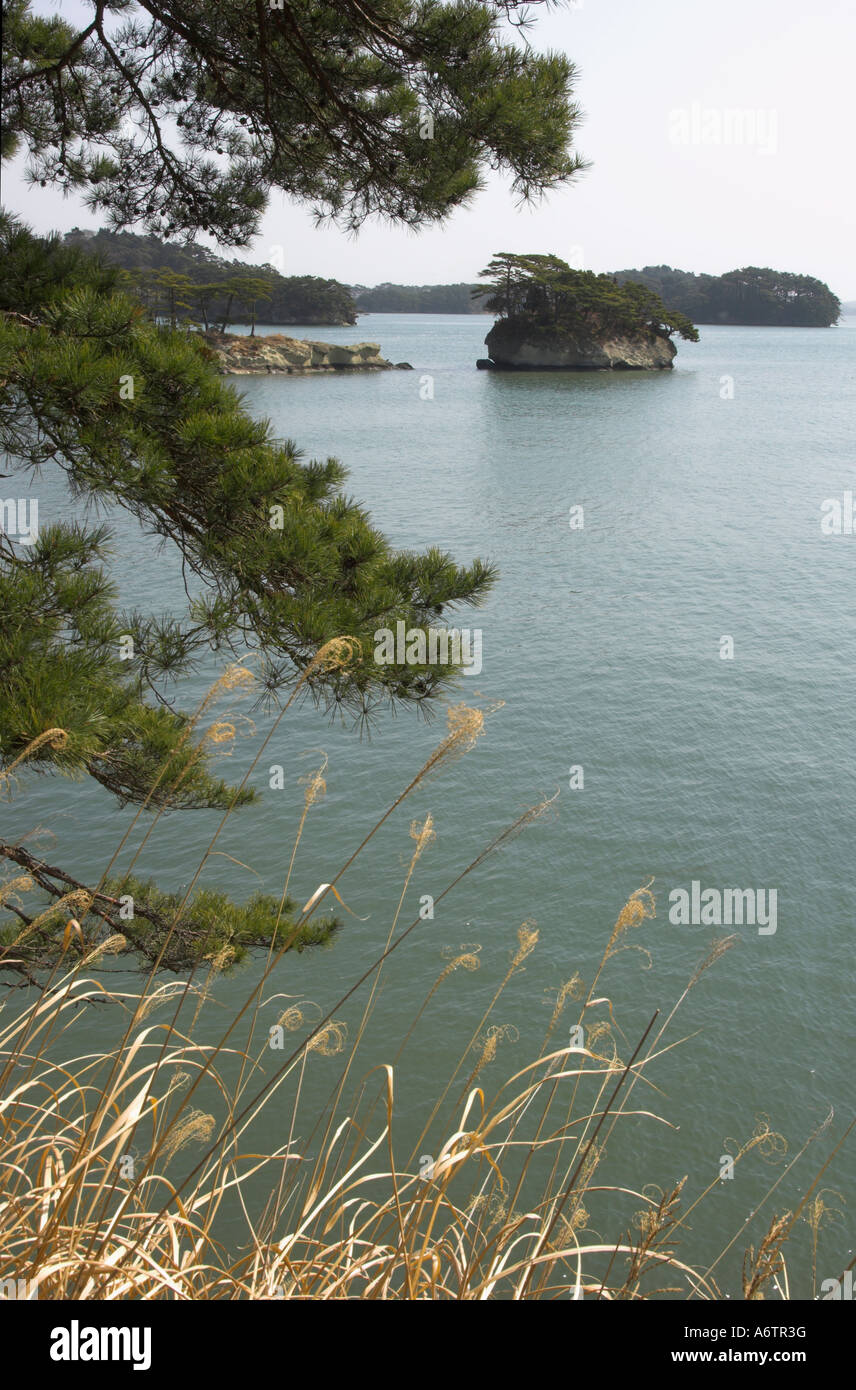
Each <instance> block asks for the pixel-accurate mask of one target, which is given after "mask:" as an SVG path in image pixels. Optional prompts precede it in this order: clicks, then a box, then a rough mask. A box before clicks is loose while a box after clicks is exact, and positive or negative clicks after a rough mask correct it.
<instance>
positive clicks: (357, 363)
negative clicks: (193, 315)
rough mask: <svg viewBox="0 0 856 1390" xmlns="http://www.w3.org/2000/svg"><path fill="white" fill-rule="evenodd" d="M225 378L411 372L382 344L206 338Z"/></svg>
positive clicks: (211, 335) (274, 336)
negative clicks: (390, 357)
mask: <svg viewBox="0 0 856 1390" xmlns="http://www.w3.org/2000/svg"><path fill="white" fill-rule="evenodd" d="M204 337H205V342H206V345H207V346H208V348H209V349H210V350H211V352H213V353H214V355H215V357H216V358H217V362H218V366H219V369H220V371H221V372H222V373H223V374H224V375H226V376H264V375H270V376H274V375H279V376H303V375H306V374H309V373H317V372H353V371H382V372H386V371H395V370H396V369H398V370H400V371H405V370H411V367H410V363H409V362H389V361H388V360H387V359H386V358H385V357H381V355H380V344H379V343H350V344H348V345H347V346H344V345H342V344H339V343H322V342H316V341H315V340H313V339H304V338H289V337H287V336H286V335H285V334H284V333H267V334H264V335H260V336H258V337H252V338H251V337H249V335H247V334H237V333H214V332H209V333H206V334H205V335H204Z"/></svg>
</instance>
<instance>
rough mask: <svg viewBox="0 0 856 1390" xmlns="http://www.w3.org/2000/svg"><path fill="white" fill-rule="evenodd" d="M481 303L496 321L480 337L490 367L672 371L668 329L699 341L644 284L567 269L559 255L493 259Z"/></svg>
mask: <svg viewBox="0 0 856 1390" xmlns="http://www.w3.org/2000/svg"><path fill="white" fill-rule="evenodd" d="M481 275H482V278H484V279H488V280H489V281H490V284H489V286H488V292H489V294H490V298H489V299H488V302H487V307H488V308H489V309H491V310H493V312H494V313H498V314H499V315H500V318H499V319H498V321H497V322H496V323H495V324H494V326H493V328H492V329H491V330H490V332H489V333H488V335H487V337H486V338H485V345H486V346H487V350H488V353H489V356H488V357H487V358H480V359H479V361H478V362H477V364H476V365H477V366H478V367H481V368H485V369H493V370H496V371H518V372H519V371H578V372H579V371H618V370H621V371H643V370H662V369H663V368H670V367H671V366H672V361H673V359H674V356H675V353H676V351H677V348H676V347H675V344H674V343H673V342H672V334H673V333H677V334H679V335H680V337H682V338H685V339H687V340H689V341H690V342H697V341H698V330H697V329H696V328H695V327H694V325H693V324H692V322H691V321H690V319H688V318H687V317H686V315H684V314H680V313H676V312H672V311H671V310H668V309H666V307H665V305H664V304H663V302H662V300H661V299H660V298H659V296H658V295H656V294H655V293H654V292H653V291H652V290H650V289H647V288H646V287H645V286H644V285H639V284H635V283H628V284H625V285H619V284H618V283H617V281H616V280H615V279H614V278H613V277H612V276H611V275H595V274H594V272H593V271H590V270H589V271H587V270H572V269H571V267H570V266H569V265H567V264H566V263H565V262H564V261H562V260H560V259H559V258H558V256H542V255H529V256H512V255H508V254H503V255H499V256H496V257H494V259H493V260H492V261H491V263H490V265H489V266H488V267H487V269H486V270H483V271H482V272H481Z"/></svg>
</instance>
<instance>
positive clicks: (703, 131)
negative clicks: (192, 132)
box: [2, 0, 856, 301]
mask: <svg viewBox="0 0 856 1390" xmlns="http://www.w3.org/2000/svg"><path fill="white" fill-rule="evenodd" d="M34 8H35V9H37V10H38V11H40V12H42V13H54V14H55V13H60V14H62V16H63V18H65V19H67V20H68V21H69V22H70V23H76V22H79V21H80V20H85V19H87V18H88V17H89V16H90V15H91V6H90V5H88V4H86V3H84V0H42V2H41V3H39V4H37V5H35V6H34ZM532 13H533V15H534V16H536V23H535V25H534V28H533V29H532V30H531V31H530V35H529V37H530V42H531V43H532V45H533V47H535V48H536V49H539V50H544V49H553V50H559V51H561V52H564V53H566V54H567V55H568V56H569V57H570V58H571V59H572V60H573V61H574V62H575V63H576V64H577V66H578V69H579V71H578V77H577V86H576V99H577V101H578V102H579V103H580V105H581V106H582V108H583V112H584V120H583V122H582V124H581V126H580V127H579V134H578V146H577V147H578V149H579V150H580V152H581V153H582V154H583V155H584V156H585V157H586V158H588V159H590V160H591V161H592V168H591V169H589V170H588V171H587V172H586V173H584V174H582V175H581V176H580V177H579V178H578V179H577V180H576V181H575V182H574V183H573V184H572V185H571V186H570V187H568V188H564V189H562V190H560V191H557V192H554V193H551V194H548V195H547V197H546V198H545V199H543V200H542V201H541V202H540V203H537V204H536V205H534V206H533V207H524V208H521V207H519V206H517V205H516V203H515V200H514V198H513V196H512V194H511V191H510V187H509V182H508V180H507V179H504V178H502V177H500V176H494V175H489V176H488V180H487V187H486V188H485V190H484V191H483V192H481V193H479V194H477V195H476V196H475V198H474V199H473V201H472V202H471V203H470V205H469V206H467V207H465V208H461V209H458V210H457V211H456V212H454V213H453V214H452V215H451V217H450V218H449V219H448V220H447V221H446V223H444V224H443V225H442V226H441V227H429V228H426V229H425V230H423V231H421V232H419V233H413V232H410V231H408V230H406V229H401V228H392V227H389V226H385V225H383V224H379V223H377V222H369V223H367V224H366V225H365V226H364V228H363V229H362V231H361V232H360V233H359V235H358V236H356V237H353V236H349V235H346V234H345V233H343V232H340V231H338V230H337V229H336V228H334V227H330V226H326V227H322V228H320V229H319V228H317V227H316V226H315V224H314V222H313V219H312V217H311V215H310V213H309V212H307V211H306V210H305V209H304V208H302V207H300V206H298V205H297V204H296V203H294V202H293V201H291V200H289V199H287V198H285V197H284V195H282V194H280V193H274V194H273V195H272V197H271V200H270V204H269V207H268V210H267V213H266V214H265V217H264V220H263V223H262V234H261V235H260V236H259V237H258V238H257V239H256V241H255V242H254V243H253V246H252V247H251V248H250V249H249V250H246V251H232V250H229V249H228V248H224V247H219V248H217V247H214V249H218V250H220V251H221V252H223V253H224V254H226V255H227V256H229V257H231V256H233V255H234V256H239V257H240V258H241V259H245V260H249V261H254V262H263V261H267V260H269V259H270V258H271V257H272V256H276V254H277V253H276V252H275V250H274V248H277V247H281V248H282V264H281V266H280V268H281V270H282V273H283V274H285V275H289V274H292V275H323V276H328V277H335V278H336V279H338V280H342V281H344V282H345V283H347V284H365V285H373V284H377V283H380V282H383V281H392V282H396V283H405V284H434V283H442V282H450V281H459V280H466V281H472V280H474V279H475V277H476V275H477V273H478V271H479V270H480V269H481V268H482V267H483V266H484V265H485V264H486V263H487V261H488V260H489V259H490V257H491V255H493V254H494V252H496V251H500V250H501V251H515V252H533V251H538V252H552V253H554V254H556V255H558V256H561V257H563V258H564V259H566V260H568V261H569V262H570V263H571V264H572V265H574V266H576V267H580V268H584V269H589V270H596V271H604V270H619V269H629V268H632V267H641V266H643V265H652V264H654V265H659V264H666V265H671V266H673V267H679V268H681V269H683V270H693V271H707V272H709V273H712V274H721V273H723V272H724V271H727V270H731V269H734V268H735V267H739V266H744V265H767V266H773V267H775V268H776V269H778V270H788V271H795V272H798V273H801V274H808V275H815V276H817V277H818V278H819V279H821V280H824V281H826V282H827V283H828V284H829V286H830V288H831V289H832V290H833V291H834V292H835V293H836V294H838V295H839V296H840V297H841V299H843V300H845V301H852V300H856V264H854V256H853V247H854V246H856V197H854V192H853V174H852V142H853V127H854V119H853V99H852V92H853V87H854V83H856V7H854V6H853V5H852V3H851V0H815V3H814V4H813V5H812V6H811V7H809V6H806V5H805V4H804V3H803V0H748V3H747V0H719V3H718V4H717V5H716V6H713V5H706V6H690V5H689V4H688V3H687V0H648V3H647V4H645V5H642V4H640V3H639V2H638V0H573V2H572V3H566V4H565V5H564V6H563V7H562V8H560V9H556V10H553V9H551V10H545V11H542V9H541V7H540V6H536V7H534V9H533V11H532ZM23 168H24V161H23V160H22V159H17V160H15V161H10V162H9V163H8V164H6V165H5V166H4V170H3V190H2V198H3V205H4V206H5V207H7V208H9V209H11V210H12V211H14V212H16V213H18V214H19V215H21V217H22V218H23V220H24V221H25V222H26V223H27V224H28V225H29V226H31V227H32V228H33V229H34V230H35V231H37V232H42V233H43V232H47V231H50V230H53V229H57V230H60V231H68V230H69V229H70V228H71V227H74V226H80V227H92V228H95V227H97V226H99V225H103V219H101V218H100V217H99V216H98V215H96V214H95V213H93V212H91V211H89V209H87V208H86V207H85V205H84V204H83V203H82V201H81V200H79V199H77V198H68V199H63V197H62V196H61V194H60V193H59V192H58V191H57V190H56V189H50V188H48V189H41V188H38V187H35V188H32V187H29V186H28V185H27V184H26V182H25V180H24V176H23ZM129 230H134V229H133V228H131V229H129ZM200 240H201V241H202V243H203V244H206V245H209V246H213V245H214V244H213V243H212V242H211V241H210V239H208V238H200Z"/></svg>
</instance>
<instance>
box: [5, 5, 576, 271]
mask: <svg viewBox="0 0 856 1390" xmlns="http://www.w3.org/2000/svg"><path fill="white" fill-rule="evenodd" d="M88 9H90V10H91V19H90V20H89V22H88V23H87V24H85V25H84V26H83V28H81V29H75V28H73V27H72V26H71V25H70V24H68V23H67V22H66V21H65V20H63V19H61V18H59V17H50V18H37V17H35V16H34V15H33V14H32V12H31V8H30V5H29V3H28V0H9V3H7V4H6V5H5V6H4V10H5V12H6V13H5V24H4V66H5V69H6V84H5V85H6V103H5V113H4V123H3V127H2V141H3V144H2V149H3V153H4V155H6V154H9V153H11V152H12V151H13V150H15V149H16V148H18V147H23V148H25V149H26V150H27V151H28V153H29V154H30V157H31V165H30V168H31V176H32V178H33V179H36V180H39V181H46V182H51V183H54V184H57V185H58V186H60V187H62V188H66V189H74V190H76V191H78V192H82V193H84V194H85V195H86V198H87V201H88V203H89V206H90V207H92V208H93V209H101V210H103V211H104V212H105V213H106V214H107V216H108V218H109V221H110V224H111V226H113V227H115V228H121V227H129V226H135V225H139V226H142V227H144V228H145V229H146V230H147V231H150V232H163V233H165V234H168V235H173V234H181V233H187V232H191V233H195V232H197V231H200V230H203V231H208V232H210V233H212V235H214V236H216V237H218V238H219V239H220V240H222V241H224V242H228V243H230V244H235V245H239V244H245V243H246V242H247V241H248V240H249V239H250V237H251V236H252V235H253V233H254V231H255V230H256V229H257V226H258V220H259V215H260V213H261V211H262V210H263V208H264V206H265V203H266V200H267V196H268V194H269V192H270V191H271V190H272V189H281V190H283V191H284V192H285V193H287V194H289V195H291V196H293V197H296V198H298V199H300V200H301V201H304V202H307V203H308V204H309V205H310V206H311V207H313V208H315V209H316V211H317V213H318V215H319V216H321V217H325V216H326V217H332V218H335V219H336V220H337V221H338V222H339V223H340V224H342V225H343V226H346V227H350V228H356V227H358V226H360V225H361V224H362V223H363V222H364V221H365V219H366V218H367V217H371V216H375V215H380V216H382V217H387V218H391V219H393V220H395V221H396V222H400V223H405V224H407V225H409V226H413V227H417V226H420V225H422V224H424V223H425V222H431V221H437V220H440V219H442V218H443V217H445V216H446V215H447V213H448V212H449V210H450V209H451V208H453V207H455V206H458V205H459V204H461V203H463V202H465V201H466V200H467V199H468V198H469V197H470V196H471V195H472V193H473V192H474V191H475V190H476V189H477V188H479V187H480V186H481V184H482V182H483V178H484V173H485V171H486V170H487V169H498V170H502V171H505V172H507V173H508V174H510V176H511V179H512V184H513V188H514V189H515V191H516V192H517V193H518V194H519V195H520V196H521V197H523V198H531V197H534V196H537V195H538V194H539V193H541V192H543V191H544V190H545V189H547V188H552V187H555V186H556V185H558V184H561V183H564V182H567V181H568V180H570V179H572V178H573V176H574V175H575V174H576V173H577V172H578V171H579V170H580V169H581V168H582V167H583V166H584V161H583V160H582V159H581V158H580V157H579V156H578V155H577V154H575V153H569V146H570V143H571V140H572V138H573V136H574V134H575V129H576V126H577V123H578V120H579V111H578V109H577V107H576V105H575V103H574V101H573V98H572V92H573V83H574V67H573V64H571V63H570V62H569V61H568V60H567V59H566V58H565V57H563V56H561V55H558V54H550V53H548V54H537V53H536V52H535V51H534V49H533V48H532V47H531V46H530V45H527V44H523V43H520V42H513V41H512V42H509V41H508V29H507V26H506V25H505V19H506V17H507V15H508V13H509V12H511V13H513V12H515V11H516V9H517V7H516V6H514V5H510V6H509V5H506V4H483V3H476V0H456V3H451V4H450V3H443V0H416V2H415V3H414V0H373V2H372V3H365V2H364V0H335V3H325V2H322V0H301V3H300V4H296V3H294V0H272V2H271V0H255V3H249V4H248V3H246V0H207V3H206V4H204V5H200V4H199V3H198V0H166V3H164V0H138V2H137V3H135V4H133V5H132V4H131V2H130V0H89V4H88Z"/></svg>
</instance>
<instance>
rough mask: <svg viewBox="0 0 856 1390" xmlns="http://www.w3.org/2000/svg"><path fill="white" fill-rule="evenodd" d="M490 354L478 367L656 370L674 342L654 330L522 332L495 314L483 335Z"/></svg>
mask: <svg viewBox="0 0 856 1390" xmlns="http://www.w3.org/2000/svg"><path fill="white" fill-rule="evenodd" d="M485 345H486V347H487V350H488V352H489V353H490V356H489V357H487V358H485V357H480V358H479V359H478V361H477V363H476V366H477V367H479V368H481V369H482V370H491V371H505V372H545V371H547V372H557V371H564V372H569V371H570V372H573V371H576V372H586V371H588V372H593V371H594V372H596V371H645V370H652V369H653V370H658V371H662V370H664V369H668V368H670V367H671V366H672V359H673V358H674V356H675V352H676V348H675V345H674V343H673V342H672V341H671V339H670V338H665V337H661V336H660V335H659V334H656V333H638V334H632V335H628V334H621V333H616V334H613V335H612V336H606V335H604V336H595V335H594V334H587V333H584V332H576V333H574V332H569V331H568V330H567V329H561V330H555V331H552V332H551V331H544V330H543V329H538V330H536V331H530V332H527V331H526V330H525V329H521V328H520V327H518V326H517V325H514V324H510V323H509V322H508V321H507V320H504V319H501V320H500V321H499V322H498V323H496V324H494V326H493V328H492V329H491V330H490V332H489V333H488V335H487V337H486V338H485Z"/></svg>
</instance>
